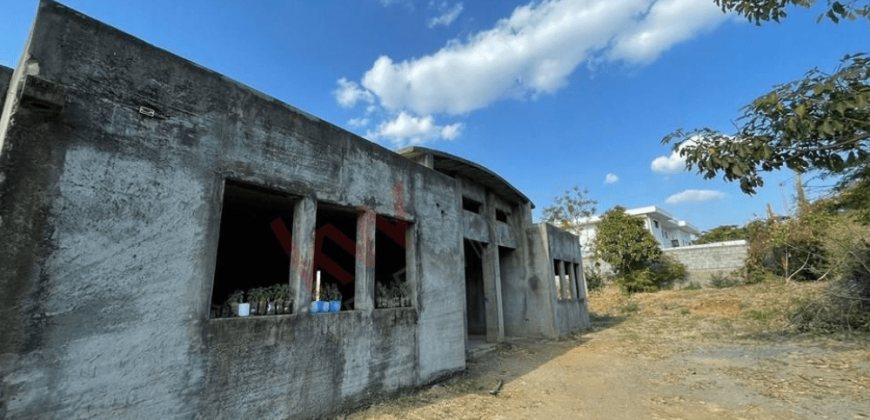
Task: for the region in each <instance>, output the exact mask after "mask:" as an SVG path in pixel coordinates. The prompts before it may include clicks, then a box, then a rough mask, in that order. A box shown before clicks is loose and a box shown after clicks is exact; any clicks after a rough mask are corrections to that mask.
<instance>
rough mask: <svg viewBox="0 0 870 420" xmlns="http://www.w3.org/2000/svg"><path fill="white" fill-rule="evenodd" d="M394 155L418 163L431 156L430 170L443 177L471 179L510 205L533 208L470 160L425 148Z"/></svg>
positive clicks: (411, 148)
mask: <svg viewBox="0 0 870 420" xmlns="http://www.w3.org/2000/svg"><path fill="white" fill-rule="evenodd" d="M396 153H398V154H400V155H402V156H404V157H406V158H408V159H411V160H413V161H415V162H419V161H420V159H421V158H423V157H424V156H425V155H432V160H433V165H434V167H433V168H432V169H435V170H436V171H438V172H441V173H443V174H445V175H449V176H451V177H455V176H456V175H460V176H462V177H463V178H468V179H471V180H473V181H475V182H477V183H478V184H480V185H482V186H484V187H486V188H489V189H490V190H491V191H492V192H493V193H495V194H496V195H498V196H499V197H501V198H502V199H504V200H506V201H507V202H509V203H512V204H525V203H529V204H530V205H531V207H532V208H535V203H532V201H531V200H529V198H528V197H526V196H525V195H524V194H523V193H521V192H520V190H518V189H516V188H514V186H513V185H511V184H510V183H509V182H507V181H506V180H505V179H504V178H502V177H501V176H499V175H498V174H497V173H495V172H493V171H491V170H489V169H487V168H486V167H484V166H483V165H480V164H478V163H474V162H472V161H470V160H466V159H463V158H461V157H459V156H455V155H451V154H450V153H445V152H442V151H440V150H435V149H430V148H427V147H419V146H411V147H406V148H404V149H399V150H397V151H396Z"/></svg>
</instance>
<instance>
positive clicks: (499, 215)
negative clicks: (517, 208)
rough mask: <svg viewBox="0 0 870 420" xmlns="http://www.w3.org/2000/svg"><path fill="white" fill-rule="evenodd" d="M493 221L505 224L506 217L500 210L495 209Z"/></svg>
mask: <svg viewBox="0 0 870 420" xmlns="http://www.w3.org/2000/svg"><path fill="white" fill-rule="evenodd" d="M495 220H497V221H499V222H502V223H507V222H508V215H507V213H505V212H504V210H502V209H495Z"/></svg>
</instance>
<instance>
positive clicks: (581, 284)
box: [574, 259, 589, 299]
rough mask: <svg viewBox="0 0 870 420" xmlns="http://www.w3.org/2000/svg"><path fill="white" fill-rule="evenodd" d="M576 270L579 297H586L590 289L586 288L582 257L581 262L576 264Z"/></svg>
mask: <svg viewBox="0 0 870 420" xmlns="http://www.w3.org/2000/svg"><path fill="white" fill-rule="evenodd" d="M574 270H575V273H577V274H576V276H577V277H576V278H577V292H578V293H579V294H578V295H577V298H578V299H586V296H587V295H588V294H589V290H588V289H586V278H585V277H584V275H583V260H582V259H581V260H580V262H579V263H577V264H575V265H574Z"/></svg>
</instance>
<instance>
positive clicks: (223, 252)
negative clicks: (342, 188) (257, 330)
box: [211, 181, 297, 318]
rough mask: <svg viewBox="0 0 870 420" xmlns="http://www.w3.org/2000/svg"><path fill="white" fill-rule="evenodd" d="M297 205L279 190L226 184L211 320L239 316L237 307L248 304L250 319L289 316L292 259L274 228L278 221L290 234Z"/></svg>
mask: <svg viewBox="0 0 870 420" xmlns="http://www.w3.org/2000/svg"><path fill="white" fill-rule="evenodd" d="M296 201H297V198H295V197H292V196H290V195H289V194H286V193H282V192H280V191H274V190H269V189H266V188H262V187H257V186H253V185H249V184H243V183H239V182H233V181H226V183H225V185H224V196H223V207H222V209H221V217H220V219H221V222H220V231H219V234H218V248H217V258H216V262H215V273H214V287H213V288H212V294H211V317H212V318H223V317H231V316H237V315H238V311H239V304H240V303H249V304H250V314H251V315H266V314H269V315H272V314H276V315H277V314H284V313H290V308H291V307H292V305H291V303H292V302H291V301H290V299H292V296H290V285H289V283H290V257H289V256H288V255H287V252H286V251H285V250H284V248H283V246H282V245H281V242H280V241H279V240H278V236H276V234H275V232H274V231H273V229H272V223H273V222H274V221H276V220H280V221H281V222H282V223H283V224H284V226H285V227H286V229H287V230H291V229H292V227H293V208H294V205H295V202H296ZM261 302H262V305H261ZM270 302H271V305H270V304H269V303H270ZM260 306H262V309H260Z"/></svg>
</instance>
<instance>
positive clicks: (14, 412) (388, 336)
mask: <svg viewBox="0 0 870 420" xmlns="http://www.w3.org/2000/svg"><path fill="white" fill-rule="evenodd" d="M0 101H3V102H2V104H3V108H2V115H0V237H2V238H3V240H2V241H0V321H2V322H0V337H2V338H3V339H2V340H0V417H2V418H15V419H29V418H70V419H76V418H88V419H103V418H106V419H108V418H215V419H222V418H227V419H238V418H245V417H251V416H256V417H259V418H313V417H321V416H326V415H330V414H335V413H339V412H342V411H346V410H349V409H352V408H354V407H357V406H359V405H360V404H363V403H365V402H366V401H369V400H371V399H372V398H374V397H383V396H387V395H391V394H394V393H396V392H400V391H402V390H407V389H412V388H415V387H418V386H422V385H424V384H427V383H431V382H433V381H436V380H438V379H439V378H442V377H444V376H446V375H450V374H452V373H454V372H457V371H459V370H462V369H464V367H465V362H466V350H467V349H469V348H471V347H472V345H473V344H474V343H475V342H476V341H481V342H499V341H501V340H503V339H505V337H556V336H559V335H562V334H565V333H568V332H572V331H578V330H580V329H582V328H584V327H585V326H586V324H587V323H588V316H587V314H586V304H585V283H584V282H583V277H582V266H581V265H580V263H581V252H580V249H579V245H578V241H577V238H576V237H574V236H572V235H570V234H568V233H566V232H563V231H561V230H559V229H556V228H554V227H553V226H550V225H533V224H532V223H531V208H532V205H531V203H530V202H529V200H528V199H527V198H526V197H525V196H523V195H522V194H521V193H520V192H518V191H517V190H516V189H514V188H513V187H511V186H510V184H508V183H507V182H506V181H504V180H503V179H501V178H500V177H498V176H497V175H495V174H493V173H492V172H491V171H488V170H486V169H485V168H483V167H482V166H480V165H477V164H474V163H471V162H467V161H464V160H462V159H460V158H457V157H455V156H450V155H447V154H444V153H440V152H437V151H433V150H428V149H419V148H417V149H409V150H405V151H403V152H402V154H397V153H394V152H392V151H389V150H387V149H384V148H382V147H380V146H378V145H376V144H374V143H371V142H369V141H367V140H365V139H363V138H360V137H358V136H356V135H354V134H352V133H349V132H347V131H344V130H342V129H340V128H338V127H335V126H333V125H331V124H329V123H326V122H324V121H322V120H319V119H318V118H316V117H313V116H311V115H308V114H306V113H304V112H302V111H300V110H298V109H295V108H293V107H291V106H288V105H286V104H284V103H281V102H279V101H277V100H275V99H273V98H270V97H267V96H265V95H263V94H261V93H259V92H256V91H254V90H252V89H250V88H248V87H246V86H243V85H241V84H239V83H237V82H234V81H232V80H229V79H227V78H225V77H223V76H221V75H219V74H216V73H214V72H211V71H209V70H207V69H204V68H202V67H200V66H198V65H196V64H194V63H191V62H189V61H186V60H184V59H182V58H180V57H177V56H174V55H172V54H170V53H168V52H166V51H163V50H160V49H158V48H155V47H153V46H150V45H148V44H146V43H144V42H142V41H141V40H138V39H136V38H134V37H131V36H130V35H127V34H124V33H122V32H120V31H118V30H116V29H114V28H111V27H109V26H107V25H104V24H102V23H100V22H97V21H95V20H93V19H91V18H89V17H86V16H83V15H81V14H79V13H77V12H75V11H73V10H70V9H68V8H66V7H64V6H61V5H59V4H57V3H54V2H52V1H47V0H44V1H42V2H41V3H40V6H39V11H38V14H37V18H36V21H35V23H34V26H33V28H32V30H31V34H30V37H29V39H28V41H27V44H26V45H25V48H24V50H23V53H22V57H21V60H20V62H19V64H18V65H17V67H16V68H15V69H14V73H13V72H12V71H11V69H5V68H2V69H0ZM318 273H319V274H318ZM318 279H319V280H318ZM321 282H322V286H326V285H329V286H331V287H332V288H333V289H335V290H336V291H340V294H341V295H342V296H343V299H342V298H340V299H339V300H341V301H342V304H341V310H340V311H338V312H331V313H311V312H310V309H311V305H310V303H311V301H312V294H316V293H317V290H319V288H320V287H319V286H321ZM278 285H281V286H286V288H285V292H286V295H287V298H286V300H287V301H292V302H293V304H292V305H290V306H289V307H288V308H287V311H288V313H285V314H281V315H271V314H270V315H266V316H248V317H223V316H221V313H220V308H221V304H222V303H224V302H225V301H227V299H228V297H230V296H232V295H233V293H234V292H235V291H236V290H238V289H246V290H255V289H256V290H260V289H265V288H271V287H274V286H278ZM388 287H397V288H401V289H402V290H405V291H406V292H407V294H406V297H407V298H408V299H407V301H403V304H401V305H389V306H390V307H387V305H382V304H380V303H379V293H380V292H379V291H380V290H386V289H387V288H388Z"/></svg>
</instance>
